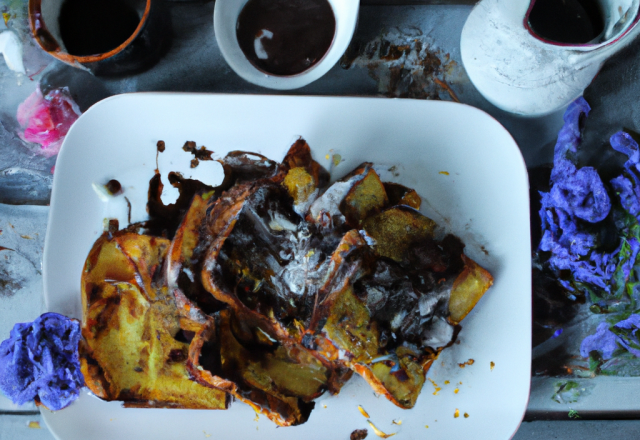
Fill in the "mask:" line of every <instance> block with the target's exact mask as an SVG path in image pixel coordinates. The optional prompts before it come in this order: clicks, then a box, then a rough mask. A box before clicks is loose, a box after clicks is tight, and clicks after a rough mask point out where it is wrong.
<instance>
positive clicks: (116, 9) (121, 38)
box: [58, 0, 140, 56]
mask: <svg viewBox="0 0 640 440" xmlns="http://www.w3.org/2000/svg"><path fill="white" fill-rule="evenodd" d="M58 22H59V25H60V36H61V37H62V41H63V43H64V45H65V47H66V49H67V52H68V53H70V54H71V55H76V56H87V55H98V54H101V53H105V52H109V51H111V50H113V49H115V48H116V47H118V46H120V45H121V44H122V43H124V42H125V41H126V40H127V39H128V38H129V37H130V36H131V35H133V33H134V32H135V30H136V28H137V27H138V24H139V23H140V16H139V15H138V12H137V11H136V10H135V9H134V8H133V7H132V6H130V5H129V4H127V3H125V2H124V1H122V0H65V2H64V3H63V4H62V8H61V10H60V17H59V19H58Z"/></svg>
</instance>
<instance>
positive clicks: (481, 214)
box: [43, 93, 531, 440]
mask: <svg viewBox="0 0 640 440" xmlns="http://www.w3.org/2000/svg"><path fill="white" fill-rule="evenodd" d="M298 136H303V137H304V138H305V139H306V140H307V141H308V143H309V145H310V146H311V149H312V151H313V153H314V157H315V158H316V160H318V161H319V162H320V163H321V164H322V165H324V166H325V167H327V168H328V169H329V168H331V169H332V177H333V178H339V177H341V176H342V175H344V174H346V173H347V172H349V171H350V170H351V169H353V168H354V167H355V166H357V165H358V164H360V163H361V162H364V161H369V162H374V163H376V164H379V165H384V166H385V168H386V169H390V171H389V172H388V175H387V176H383V177H384V178H387V179H388V180H394V181H396V182H399V183H402V184H405V185H407V186H409V187H412V188H415V189H416V190H417V191H418V193H419V194H420V195H421V196H422V198H423V206H424V208H423V211H424V212H425V213H426V214H427V215H429V216H431V217H433V218H434V219H435V220H437V221H438V222H440V223H441V224H442V225H443V226H444V227H445V228H447V229H448V230H449V231H451V232H453V233H455V234H457V235H458V236H460V237H461V238H462V239H463V241H464V242H465V243H466V244H467V249H466V252H467V254H468V255H470V256H471V257H472V258H474V259H475V260H476V261H478V262H479V263H480V264H481V265H483V266H484V267H486V268H487V269H488V270H489V271H490V272H491V273H492V274H493V276H494V278H495V284H494V286H493V287H492V288H491V289H490V290H489V291H488V292H487V294H486V295H485V297H484V298H483V299H482V300H481V301H480V303H479V304H478V306H477V307H476V309H475V310H474V311H473V312H472V313H471V314H470V315H469V316H468V317H467V318H466V319H465V320H464V321H463V323H462V326H463V330H462V332H461V334H460V337H459V342H460V343H459V344H456V345H454V346H453V347H452V348H450V349H447V350H445V351H444V353H443V354H442V355H441V356H440V358H439V359H438V360H437V361H436V362H435V364H434V366H433V367H432V369H431V370H430V372H429V376H428V377H429V378H430V379H431V380H432V381H433V383H431V382H429V381H428V382H427V383H426V384H425V386H424V389H423V391H422V394H421V396H420V398H419V399H418V402H417V405H416V406H415V408H413V409H411V410H402V409H400V408H398V407H396V406H394V405H393V404H392V403H390V402H389V401H387V400H386V399H385V398H384V397H378V396H376V395H374V393H373V392H372V390H371V388H369V386H368V385H367V384H366V383H365V382H364V381H363V380H362V379H361V378H359V377H354V378H353V379H351V381H349V383H348V384H347V385H346V386H345V387H344V388H343V390H342V391H341V393H340V394H339V395H338V396H330V395H325V396H322V397H321V398H319V399H318V400H317V403H316V408H315V409H314V411H313V412H312V413H311V417H310V419H309V421H308V422H307V423H305V424H303V425H301V426H297V427H290V428H276V426H275V425H274V424H273V423H272V422H270V421H269V420H267V419H266V417H259V418H258V419H257V420H256V415H255V413H254V412H253V410H252V409H251V408H249V407H248V406H247V405H244V404H242V403H240V402H233V403H232V404H231V408H230V409H229V410H228V411H206V410H199V411H193V410H169V409H124V408H122V406H121V404H120V403H118V402H111V403H107V402H103V401H101V400H99V399H97V398H95V397H94V396H92V395H90V394H88V393H86V392H83V393H82V395H81V397H80V399H79V400H78V401H76V402H75V403H74V404H72V405H71V406H70V407H69V408H67V409H65V410H62V411H58V412H55V413H54V412H49V411H46V410H45V411H43V415H44V419H45V420H46V422H47V425H48V426H49V428H50V429H51V431H52V432H53V433H54V435H55V436H56V437H57V438H59V439H64V440H72V439H78V440H80V439H82V440H85V439H92V440H101V439H104V440H113V439H124V438H127V439H137V440H143V439H149V440H161V439H172V440H174V439H190V440H192V439H199V438H202V439H206V438H208V437H211V438H213V439H243V440H245V439H257V438H270V439H271V438H272V439H292V440H299V439H308V440H312V439H319V440H320V439H321V440H326V439H335V440H346V439H348V438H349V435H350V433H351V432H352V431H353V430H355V429H362V428H368V429H369V438H376V437H375V434H374V433H373V432H372V429H371V428H370V427H369V425H368V423H367V420H366V419H365V418H364V417H363V416H362V415H361V414H360V412H359V411H358V405H362V407H363V408H364V409H365V410H366V411H367V412H368V413H369V415H370V420H371V421H372V422H373V423H374V424H375V425H376V426H377V427H378V428H379V429H381V430H382V431H384V432H386V433H397V436H396V437H395V438H397V439H398V440H401V439H425V438H433V439H445V438H450V439H461V438H469V439H480V438H491V439H496V440H498V439H508V438H510V437H512V436H513V434H514V433H515V431H516V429H517V428H518V426H519V424H520V421H521V419H522V417H523V415H524V411H525V408H526V405H527V400H528V396H529V383H530V364H531V268H530V264H531V263H530V241H529V203H528V182H527V173H526V168H525V165H524V162H523V160H522V156H521V154H520V151H519V150H518V147H517V145H516V144H515V142H514V140H513V139H512V138H511V136H510V135H509V133H508V132H507V131H506V130H505V129H504V128H503V127H502V126H501V125H500V124H499V123H498V122H496V121H495V120H494V119H492V118H491V117H490V116H488V115H487V114H485V113H483V112H482V111H480V110H477V109H474V108H472V107H468V106H464V105H459V104H453V103H448V102H439V101H414V100H390V99H370V98H319V97H318V98H315V97H313V98H312V97H287V96H248V95H244V96H242V95H241V96H237V95H236V96H233V95H190V94H161V93H150V94H132V95H120V96H115V97H113V98H110V99H107V100H105V101H102V102H100V103H99V104H96V105H95V106H93V107H92V108H91V109H89V110H88V111H87V112H86V113H85V114H84V115H82V117H81V118H80V119H79V120H78V121H77V122H76V123H75V124H74V126H73V127H72V128H71V130H70V131H69V134H68V135H67V138H66V139H65V142H64V145H63V147H62V151H61V152H60V155H59V157H58V162H57V165H56V170H55V175H54V180H53V193H52V197H51V212H50V219H49V224H48V230H47V237H46V244H45V252H44V289H45V298H46V301H47V306H48V309H49V310H50V311H55V312H59V313H63V314H66V315H69V316H74V317H77V318H79V317H80V316H81V305H80V275H81V272H82V267H83V264H84V260H85V257H86V255H87V253H88V251H89V249H90V248H91V246H92V244H93V242H94V241H95V239H96V238H97V237H98V236H99V234H101V233H102V230H103V219H104V218H105V217H119V218H120V221H121V225H125V224H126V217H127V215H126V204H125V202H124V196H127V197H128V199H129V200H130V202H131V204H132V220H133V221H137V220H142V219H143V218H144V216H145V202H146V195H147V189H148V182H149V179H150V178H151V177H152V176H153V173H154V169H155V167H156V142H157V141H158V140H160V139H161V140H164V141H165V142H166V146H167V149H166V151H165V152H164V153H161V154H160V155H159V169H160V171H161V173H162V174H163V176H166V174H167V173H168V172H169V171H174V170H181V171H183V172H184V174H185V175H186V176H193V177H195V178H201V179H206V180H208V181H210V182H212V183H215V182H216V181H218V180H219V179H220V176H221V173H220V169H219V164H217V162H201V163H200V166H198V167H197V168H195V169H194V170H192V169H190V168H189V161H190V159H191V155H190V154H188V153H186V152H184V151H183V150H182V148H181V147H182V145H183V144H184V142H185V141H186V140H193V141H196V142H197V144H198V146H200V145H205V146H206V147H207V148H208V149H210V150H213V151H214V152H215V156H216V157H223V156H224V155H225V154H226V153H227V152H228V151H230V150H245V151H252V152H258V153H262V154H264V155H266V156H268V157H270V158H271V159H274V160H281V159H282V158H283V157H284V154H285V152H286V151H287V149H288V148H289V146H290V145H291V144H292V142H293V141H294V140H295V139H296V138H297V137H298ZM334 154H339V155H341V157H342V162H341V163H340V164H339V165H337V166H335V167H331V166H330V164H331V163H332V158H333V157H335V156H332V155H334ZM327 157H329V159H327ZM113 178H116V179H118V180H119V181H120V182H121V183H122V185H123V188H124V194H123V195H122V196H119V197H116V198H114V199H113V200H111V201H110V202H104V201H102V200H101V199H100V198H99V197H98V195H97V193H96V192H95V191H94V190H93V189H92V184H94V183H96V184H104V183H106V182H107V181H108V180H110V179H113ZM164 182H165V184H166V179H165V180H164ZM167 186H169V185H168V184H167ZM166 196H167V200H169V198H170V197H171V194H170V191H167V194H166ZM174 197H175V195H174ZM468 359H474V361H475V363H473V365H470V366H466V367H465V368H461V367H459V366H458V363H463V362H465V361H467V360H468ZM491 363H493V364H494V365H495V367H494V368H493V369H492V368H491V367H490V365H491ZM445 381H448V382H445ZM434 384H437V386H438V387H439V388H441V390H439V391H438V392H437V393H435V390H436V388H435V385H434ZM455 390H458V392H457V393H456V392H455ZM456 410H458V411H459V414H460V416H459V417H457V418H456V417H454V414H455V413H456ZM465 414H466V415H468V417H467V416H466V415H465ZM394 420H396V421H398V423H400V422H399V421H401V424H393V423H392V422H393V421H394ZM427 426H428V427H427Z"/></svg>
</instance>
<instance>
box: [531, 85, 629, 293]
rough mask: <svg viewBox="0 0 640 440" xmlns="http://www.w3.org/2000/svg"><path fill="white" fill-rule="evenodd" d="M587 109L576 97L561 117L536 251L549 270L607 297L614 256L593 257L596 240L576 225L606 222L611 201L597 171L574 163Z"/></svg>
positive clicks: (592, 235) (543, 203)
mask: <svg viewBox="0 0 640 440" xmlns="http://www.w3.org/2000/svg"><path fill="white" fill-rule="evenodd" d="M590 110H591V108H590V107H589V104H588V103H587V102H586V101H585V100H584V98H578V99H577V100H576V101H574V102H573V103H572V104H571V105H570V106H569V107H568V108H567V111H566V112H565V114H564V121H565V123H564V126H563V127H562V129H561V130H560V132H559V133H558V140H557V142H556V146H555V152H554V161H553V162H554V166H553V170H552V172H551V183H552V187H551V191H550V192H548V193H540V195H541V209H540V212H539V215H540V219H541V221H542V229H543V235H542V239H541V241H540V245H539V248H540V250H542V251H546V252H550V253H551V257H550V258H549V264H550V265H551V267H552V268H553V269H556V270H569V271H571V274H572V276H573V278H574V279H575V280H576V281H579V282H584V283H589V284H593V285H595V286H598V287H600V288H601V289H604V290H605V291H607V292H609V291H610V288H609V284H608V282H609V280H610V278H611V276H612V275H613V273H614V272H615V269H616V265H617V261H615V259H614V258H613V255H614V254H615V253H614V254H604V253H599V252H597V245H598V240H597V238H596V236H595V235H594V234H593V233H591V232H588V231H587V230H585V229H584V228H583V226H582V225H581V223H580V222H581V221H586V222H589V223H597V222H599V221H602V220H604V219H605V218H606V217H607V216H608V215H609V212H610V211H611V200H610V198H609V194H608V193H607V189H606V188H605V186H604V184H603V182H602V180H601V178H600V175H599V174H598V172H597V171H596V170H595V169H594V168H591V167H583V168H580V169H578V168H577V167H576V165H575V164H574V163H573V161H572V160H573V157H574V156H575V154H576V153H577V151H578V146H579V145H580V142H581V137H580V120H581V118H582V117H584V116H587V115H588V114H589V111H590ZM565 284H567V283H565ZM571 290H574V289H571Z"/></svg>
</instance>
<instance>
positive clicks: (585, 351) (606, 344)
mask: <svg viewBox="0 0 640 440" xmlns="http://www.w3.org/2000/svg"><path fill="white" fill-rule="evenodd" d="M617 349H618V344H617V337H616V335H615V334H614V333H613V332H612V331H611V330H609V324H607V323H606V322H601V323H600V324H599V325H598V328H597V329H596V334H595V335H589V336H587V337H586V338H584V340H583V341H582V344H580V355H581V356H582V357H589V353H591V352H592V351H598V352H600V354H601V355H602V359H604V360H607V359H611V357H612V356H613V352H614V351H616V350H617Z"/></svg>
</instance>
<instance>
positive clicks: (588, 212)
mask: <svg viewBox="0 0 640 440" xmlns="http://www.w3.org/2000/svg"><path fill="white" fill-rule="evenodd" d="M550 195H551V200H552V202H553V205H554V207H555V208H560V209H562V210H564V211H565V212H567V213H568V214H570V215H574V216H576V217H578V218H580V219H582V220H586V221H588V222H590V223H597V222H599V221H602V220H604V218H605V217H606V216H607V215H608V214H609V211H610V210H611V201H610V200H609V194H607V190H606V189H605V187H604V184H603V183H602V180H601V179H600V175H599V174H598V172H597V171H596V170H595V169H594V168H591V167H584V168H580V169H579V170H577V171H575V167H574V170H573V172H571V170H567V173H565V174H563V175H562V177H561V178H560V177H557V178H556V180H555V183H554V185H553V187H552V188H551V193H550Z"/></svg>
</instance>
